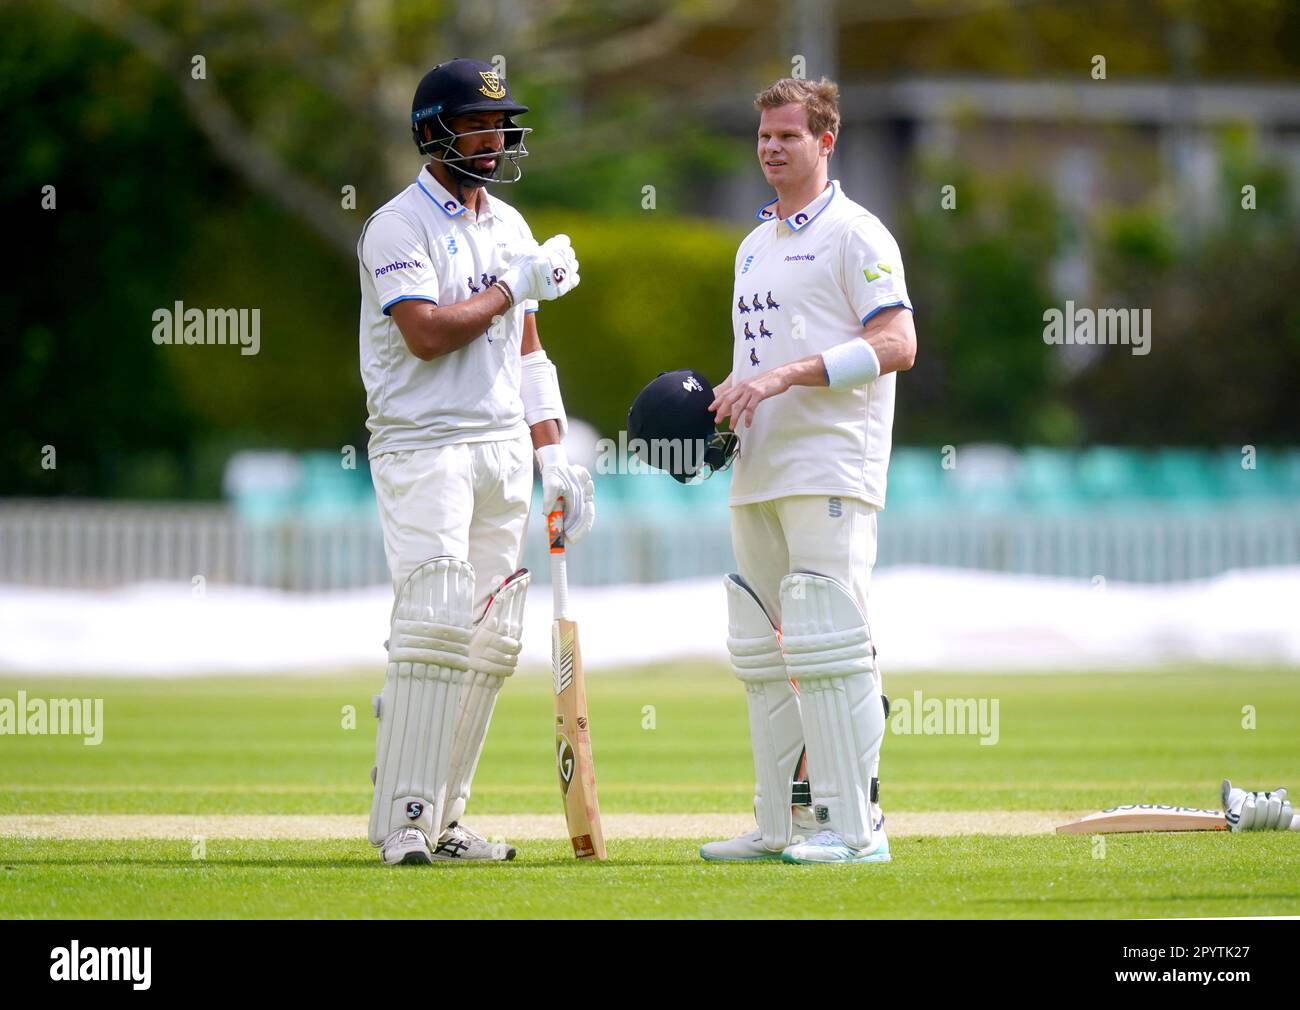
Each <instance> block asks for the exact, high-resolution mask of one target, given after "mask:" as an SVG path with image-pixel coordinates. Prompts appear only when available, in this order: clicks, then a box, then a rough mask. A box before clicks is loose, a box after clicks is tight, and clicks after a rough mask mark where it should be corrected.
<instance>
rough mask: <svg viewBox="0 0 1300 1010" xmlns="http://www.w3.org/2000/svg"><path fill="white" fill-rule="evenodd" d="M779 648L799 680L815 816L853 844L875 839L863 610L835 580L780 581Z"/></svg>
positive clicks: (870, 671) (876, 712)
mask: <svg viewBox="0 0 1300 1010" xmlns="http://www.w3.org/2000/svg"><path fill="white" fill-rule="evenodd" d="M781 615H782V632H781V647H782V649H783V651H784V652H785V662H786V668H787V669H788V670H789V672H790V676H791V677H793V678H794V679H795V681H796V682H797V683H798V684H799V697H800V712H801V715H802V717H803V733H804V737H805V739H806V740H807V742H808V778H809V780H810V781H811V783H812V799H813V813H814V815H815V816H816V818H817V821H818V823H819V824H820V825H821V826H822V827H823V828H829V829H830V830H832V831H834V832H836V833H837V834H838V835H839V836H840V837H841V838H843V839H844V841H845V842H847V843H848V844H849V845H851V846H853V847H854V848H859V849H860V848H866V847H869V846H870V845H871V844H872V838H871V834H872V825H871V778H872V776H873V775H874V774H875V770H876V766H877V762H878V759H879V756H880V744H881V740H882V739H883V738H884V735H885V713H884V709H883V707H882V705H881V701H880V687H879V684H878V682H877V680H876V677H875V675H874V673H875V663H874V659H873V654H872V648H871V633H870V630H869V628H868V627H867V619H866V615H864V614H863V613H862V608H861V607H859V606H858V602H857V600H855V599H854V598H853V597H852V596H851V595H850V594H849V592H848V591H847V590H846V589H845V588H844V587H843V586H841V585H840V584H839V583H838V582H836V581H835V580H834V579H830V578H827V577H825V576H823V575H814V574H812V573H806V572H796V573H795V574H793V575H787V576H786V577H785V578H784V579H782V580H781Z"/></svg>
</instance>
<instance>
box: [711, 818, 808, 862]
mask: <svg viewBox="0 0 1300 1010" xmlns="http://www.w3.org/2000/svg"><path fill="white" fill-rule="evenodd" d="M792 821H793V828H794V834H793V835H792V836H791V838H790V841H791V843H797V842H802V841H803V840H804V838H805V837H806V836H808V835H813V834H816V833H817V826H816V824H817V822H816V821H814V820H813V815H812V811H811V810H810V809H808V808H807V807H803V806H797V807H795V808H794V809H793V817H792ZM700 858H701V859H707V860H708V861H709V862H711V863H747V862H755V861H758V862H761V861H764V860H779V859H780V858H781V850H780V849H769V848H767V846H765V845H764V844H763V835H762V832H760V831H759V830H758V828H755V829H754V830H753V831H751V832H750V833H749V834H747V835H740V836H739V837H737V838H729V839H727V840H726V841H723V842H708V843H706V844H704V845H701V846H700Z"/></svg>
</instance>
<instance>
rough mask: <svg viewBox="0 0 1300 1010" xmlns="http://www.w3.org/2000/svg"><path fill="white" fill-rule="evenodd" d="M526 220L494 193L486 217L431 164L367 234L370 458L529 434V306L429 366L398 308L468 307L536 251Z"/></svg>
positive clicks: (364, 315)
mask: <svg viewBox="0 0 1300 1010" xmlns="http://www.w3.org/2000/svg"><path fill="white" fill-rule="evenodd" d="M535 244H536V243H535V241H534V239H533V235H532V232H531V231H530V230H529V228H528V225H527V223H526V222H525V221H524V219H523V217H522V215H520V213H519V212H518V211H517V210H515V209H514V208H513V207H511V206H510V205H509V204H506V203H504V202H502V201H501V200H498V199H497V198H496V197H494V196H492V195H491V194H489V193H487V192H486V191H485V192H484V206H483V209H482V211H481V212H480V213H478V214H477V215H476V214H475V213H474V211H472V210H470V209H469V208H468V207H466V206H464V205H463V204H461V202H460V201H459V200H457V199H456V198H455V197H454V196H452V195H451V194H450V193H448V192H447V190H445V189H444V188H443V187H442V186H441V185H440V184H439V183H438V180H437V179H435V178H434V177H433V175H432V174H431V173H430V172H428V171H427V170H426V169H425V168H423V167H421V169H420V174H419V176H418V177H417V178H416V180H415V182H413V183H412V184H411V185H410V186H407V187H406V189H404V190H402V192H401V193H399V194H398V195H397V196H395V197H393V199H391V200H389V201H388V203H386V204H384V205H383V206H382V207H380V208H379V209H378V210H377V211H375V213H374V214H372V215H371V216H370V218H369V220H367V221H366V223H365V226H364V227H363V228H362V231H361V238H360V239H359V240H358V241H357V259H358V261H359V263H360V273H361V378H362V381H363V382H364V383H365V387H366V408H367V411H368V414H369V416H368V417H367V419H366V427H368V428H369V429H370V452H369V454H370V457H371V458H374V457H375V456H378V455H379V454H380V453H385V452H396V451H398V450H401V449H424V448H429V447H432V446H439V445H449V444H452V443H455V442H492V441H500V440H503V439H509V438H515V437H517V436H519V435H521V434H523V433H525V432H527V431H528V426H527V424H525V422H524V405H523V402H522V400H520V398H519V345H520V341H521V340H522V338H523V326H524V314H525V313H526V312H536V311H537V303H536V302H535V301H527V302H524V303H522V304H519V305H516V306H515V307H514V308H512V309H509V310H508V311H507V312H506V313H505V314H504V315H503V317H502V319H501V322H500V324H499V325H498V326H495V327H492V328H491V329H489V330H488V331H487V332H485V333H484V334H482V335H481V336H479V337H476V338H475V339H474V340H472V341H470V342H469V343H468V344H466V345H465V346H464V347H462V348H460V349H459V350H455V351H452V352H451V353H450V354H444V355H442V356H440V357H437V358H434V359H433V360H432V361H421V360H420V359H419V358H417V357H416V356H415V355H414V354H412V353H411V352H410V350H409V349H408V348H407V346H406V342H405V341H404V340H403V339H402V334H401V331H400V330H398V328H397V323H395V322H394V321H393V319H392V318H391V317H390V316H389V310H390V309H391V308H392V307H393V305H395V304H396V303H397V302H400V301H402V300H404V299H409V298H415V299H419V300H421V301H426V302H433V303H434V304H435V305H451V304H454V303H456V302H463V301H465V300H466V299H468V298H470V297H472V296H473V295H475V294H477V293H478V292H480V291H482V290H484V289H485V288H486V287H487V286H488V285H489V284H491V283H492V281H493V280H495V279H496V277H497V275H498V274H501V273H504V271H505V266H506V251H507V250H512V251H518V250H519V249H521V248H525V247H531V246H533V245H535Z"/></svg>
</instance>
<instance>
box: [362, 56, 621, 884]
mask: <svg viewBox="0 0 1300 1010" xmlns="http://www.w3.org/2000/svg"><path fill="white" fill-rule="evenodd" d="M527 111H528V110H527V108H526V107H525V106H522V105H518V104H516V103H515V102H514V100H513V98H512V97H511V95H510V91H509V89H508V87H507V85H506V81H505V79H504V77H502V76H501V75H500V74H498V73H497V72H496V70H495V69H494V68H493V67H492V66H491V65H490V64H487V63H483V62H480V61H478V60H468V59H457V60H452V61H450V62H447V63H443V64H439V65H438V66H437V67H434V68H433V70H431V71H430V72H429V73H428V74H426V75H425V77H424V78H423V79H422V80H421V82H420V85H419V87H418V89H417V90H416V94H415V101H414V103H413V106H412V112H411V130H412V134H413V136H414V138H415V143H416V146H417V147H418V148H419V150H420V152H421V154H423V155H425V156H426V158H427V161H426V163H425V164H424V165H422V166H421V168H420V171H419V174H418V176H417V177H416V179H415V181H414V182H413V183H412V184H411V185H410V186H408V187H407V188H406V189H405V190H403V191H402V192H401V193H399V194H398V195H397V196H396V197H394V198H393V199H392V200H390V201H389V202H388V203H386V204H384V206H382V207H381V208H379V210H377V211H376V212H375V213H374V214H373V215H372V216H371V217H370V219H369V220H368V221H367V222H366V224H365V227H364V229H363V230H362V234H361V238H360V240H359V242H358V244H357V255H358V258H359V260H360V275H361V334H360V336H361V374H362V378H363V380H364V382H365V387H366V404H367V408H368V411H369V417H368V420H367V425H368V427H369V429H370V433H371V435H370V447H369V455H370V465H371V473H372V475H373V478H374V485H375V494H376V498H377V500H378V504H379V518H380V522H381V524H382V527H383V534H384V550H385V553H386V555H387V559H388V565H389V568H390V570H391V572H392V578H393V589H394V593H395V600H394V604H393V613H392V627H391V632H390V637H389V641H388V670H387V674H386V676H385V680H384V688H383V692H382V694H381V695H379V696H378V697H377V698H376V703H375V709H376V715H377V717H378V720H379V727H378V734H377V743H376V758H375V770H374V786H375V791H374V802H373V805H372V808H371V813H370V832H369V834H370V841H371V843H372V844H374V845H376V846H379V847H380V850H381V858H382V860H383V861H384V862H385V863H388V864H399V863H431V862H438V861H449V862H467V861H477V860H499V859H511V858H513V857H514V854H515V850H514V849H513V848H512V847H510V846H509V845H507V844H505V843H502V842H496V843H493V842H489V841H487V840H486V839H484V838H483V837H482V836H481V835H479V834H477V833H476V832H474V831H472V830H471V829H469V828H468V827H467V826H466V825H464V824H463V823H462V822H461V817H462V816H463V814H464V811H465V805H466V802H467V801H468V799H469V795H470V784H471V780H472V778H473V775H474V769H475V766H476V765H477V764H478V759H479V754H480V752H481V751H482V749H483V743H484V740H485V738H486V736H487V731H488V723H489V721H490V719H491V715H492V709H493V706H494V704H495V702H496V697H497V692H498V691H499V690H500V689H501V687H502V685H503V683H504V681H505V680H506V678H508V677H509V676H510V675H511V674H512V673H513V672H514V669H515V665H516V662H517V660H518V657H519V648H520V643H519V638H520V630H521V626H522V621H523V605H524V595H525V593H526V591H527V588H528V573H527V572H523V571H519V570H518V566H519V559H520V554H521V547H522V538H523V534H524V529H525V526H526V525H527V521H528V510H529V505H530V502H531V496H532V486H533V456H534V453H536V456H537V458H538V460H539V462H540V464H541V472H542V497H543V502H544V505H545V509H546V511H547V512H548V513H549V512H550V511H551V510H552V509H553V508H554V507H555V503H556V501H557V499H558V498H559V497H560V496H563V498H564V509H565V530H566V533H567V536H568V539H569V541H570V542H574V541H577V540H580V539H581V538H582V537H583V536H584V535H585V534H586V532H587V531H588V530H589V529H590V528H591V524H592V520H593V518H594V515H595V505H594V501H593V498H592V482H591V477H590V475H589V474H588V473H587V471H586V470H585V469H583V468H582V467H580V466H574V465H570V464H569V463H568V461H567V459H566V458H565V454H564V450H563V449H562V448H561V447H560V439H561V436H562V435H563V433H564V430H565V427H566V420H565V412H564V406H563V403H562V402H561V399H560V389H559V385H558V382H557V378H556V372H555V368H554V366H553V365H552V364H551V363H550V362H549V361H548V360H547V357H546V352H545V351H544V350H542V345H541V341H540V340H539V338H538V332H537V325H536V315H535V313H536V312H537V306H538V302H540V301H547V300H550V299H555V298H559V297H561V296H563V295H565V294H566V293H568V292H569V291H571V290H572V289H573V288H574V287H576V286H577V284H578V281H579V277H578V261H577V258H576V256H575V255H574V252H573V249H572V247H571V245H570V243H569V239H568V237H567V236H564V235H557V236H555V237H554V238H551V239H549V240H548V241H546V242H545V243H542V244H541V245H538V243H537V242H536V241H534V239H533V236H532V233H531V232H530V231H529V229H528V225H527V224H526V223H525V222H524V219H523V218H522V217H521V216H520V214H519V213H518V212H517V211H516V210H514V208H512V207H511V206H509V205H508V204H506V203H505V202H503V201H502V200H500V199H498V198H497V197H495V196H492V195H490V194H489V193H488V192H487V191H486V189H485V187H486V186H487V185H488V184H490V183H509V182H515V181H517V180H518V179H519V177H520V174H521V172H520V169H519V165H518V159H519V158H520V157H522V156H523V155H524V154H526V153H527V152H526V150H525V148H524V144H523V139H524V134H525V133H527V132H528V131H527V130H526V129H525V128H522V127H519V126H517V125H516V123H515V118H514V117H516V116H518V115H521V114H522V113H525V112H527Z"/></svg>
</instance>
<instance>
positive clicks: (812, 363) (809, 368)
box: [772, 354, 826, 389]
mask: <svg viewBox="0 0 1300 1010" xmlns="http://www.w3.org/2000/svg"><path fill="white" fill-rule="evenodd" d="M772 371H773V372H774V373H776V375H777V376H778V377H779V378H780V380H781V382H782V383H783V384H784V386H785V388H786V389H789V388H790V387H791V386H825V385H826V369H825V367H824V366H823V364H822V356H821V355H820V354H810V355H808V357H806V358H800V359H799V360H798V361H790V362H787V363H786V364H784V365H779V366H778V367H776V368H774V369H773V370H772Z"/></svg>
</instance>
